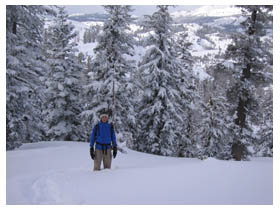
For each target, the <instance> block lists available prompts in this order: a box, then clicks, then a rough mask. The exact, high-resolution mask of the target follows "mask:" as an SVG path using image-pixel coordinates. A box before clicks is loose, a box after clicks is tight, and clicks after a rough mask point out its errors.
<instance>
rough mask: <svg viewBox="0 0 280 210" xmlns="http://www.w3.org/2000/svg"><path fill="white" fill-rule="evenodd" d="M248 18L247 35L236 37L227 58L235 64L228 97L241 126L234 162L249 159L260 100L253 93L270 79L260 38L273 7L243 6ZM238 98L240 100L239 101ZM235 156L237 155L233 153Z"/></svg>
mask: <svg viewBox="0 0 280 210" xmlns="http://www.w3.org/2000/svg"><path fill="white" fill-rule="evenodd" d="M241 7H242V8H243V12H244V15H245V17H247V18H246V20H245V21H244V22H242V25H243V26H244V32H243V33H241V34H239V35H237V36H236V37H235V38H234V43H233V44H231V45H229V46H228V49H227V52H226V58H227V59H232V60H233V63H234V65H235V67H234V76H235V80H236V82H235V84H234V85H233V86H232V87H231V88H229V89H228V98H229V99H230V101H231V102H232V103H235V104H236V116H237V117H236V119H235V123H236V125H238V126H239V134H237V136H236V138H235V139H234V143H233V145H232V147H233V148H235V149H233V150H235V151H237V152H238V155H237V156H236V155H234V154H233V155H234V158H235V159H238V160H240V159H243V158H246V154H248V152H247V150H246V147H248V146H249V145H252V138H251V136H252V128H251V126H250V123H249V121H250V119H251V118H252V117H254V115H255V113H257V108H258V101H257V100H256V97H255V95H254V93H255V92H256V85H257V84H258V83H259V82H262V81H265V80H266V79H267V77H266V75H265V71H264V70H265V68H266V66H267V65H268V62H267V59H266V58H265V57H264V56H263V55H264V49H263V48H262V40H261V37H262V36H264V35H265V32H266V30H265V26H266V24H267V23H269V21H270V20H269V19H270V16H271V11H272V6H261V5H257V6H241ZM236 99H237V101H236ZM233 153H235V152H233Z"/></svg>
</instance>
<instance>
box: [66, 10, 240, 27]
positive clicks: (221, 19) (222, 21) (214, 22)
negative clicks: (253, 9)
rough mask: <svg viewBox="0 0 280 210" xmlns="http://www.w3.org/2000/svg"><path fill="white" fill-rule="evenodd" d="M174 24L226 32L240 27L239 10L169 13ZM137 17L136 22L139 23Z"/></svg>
mask: <svg viewBox="0 0 280 210" xmlns="http://www.w3.org/2000/svg"><path fill="white" fill-rule="evenodd" d="M170 15H171V17H172V18H173V20H174V22H175V23H196V24H199V25H202V24H203V25H204V24H205V25H210V26H214V27H219V28H221V29H225V30H227V31H229V32H230V31H233V30H236V27H240V25H239V23H240V21H241V20H240V18H241V9H240V8H237V7H234V6H232V5H215V6H202V7H200V8H198V9H195V10H191V11H190V10H181V11H176V12H171V13H170ZM108 18H109V15H108V14H106V13H92V14H82V13H80V14H72V15H69V19H70V20H73V21H77V22H105V21H106V20H107V19H108ZM142 19H143V17H138V19H136V22H141V21H142Z"/></svg>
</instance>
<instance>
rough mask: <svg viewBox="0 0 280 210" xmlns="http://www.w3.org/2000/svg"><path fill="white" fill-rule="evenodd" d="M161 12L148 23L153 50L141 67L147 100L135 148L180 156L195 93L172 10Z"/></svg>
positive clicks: (142, 104) (142, 105)
mask: <svg viewBox="0 0 280 210" xmlns="http://www.w3.org/2000/svg"><path fill="white" fill-rule="evenodd" d="M157 8H158V11H156V12H155V13H154V14H153V15H151V16H146V21H145V22H144V27H145V28H146V29H147V31H151V32H150V34H149V37H148V38H147V43H148V45H149V47H148V49H147V51H146V53H145V55H144V56H143V59H142V61H141V62H140V63H139V71H140V76H141V81H142V92H143V94H142V95H143V96H142V98H141V100H139V103H140V104H139V107H138V109H139V114H138V116H137V120H138V123H137V125H138V137H137V140H136V141H135V143H134V147H133V148H134V149H137V150H140V151H144V152H148V153H154V154H160V155H172V156H178V155H179V151H180V145H182V143H183V140H184V138H183V135H184V132H183V125H184V111H185V110H186V107H187V106H188V105H189V102H190V100H191V91H190V90H189V89H188V85H189V83H188V82H189V81H188V80H187V79H188V78H187V76H186V72H184V71H183V65H182V63H180V61H179V60H178V59H177V58H176V53H175V49H174V47H175V44H174V40H173V38H172V29H171V23H172V19H171V17H170V14H169V12H168V6H157Z"/></svg>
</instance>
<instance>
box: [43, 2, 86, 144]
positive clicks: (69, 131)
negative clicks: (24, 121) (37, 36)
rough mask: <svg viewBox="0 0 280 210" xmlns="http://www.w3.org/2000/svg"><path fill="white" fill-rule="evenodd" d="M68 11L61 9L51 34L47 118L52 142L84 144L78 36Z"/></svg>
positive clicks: (48, 132) (49, 36)
mask: <svg viewBox="0 0 280 210" xmlns="http://www.w3.org/2000/svg"><path fill="white" fill-rule="evenodd" d="M67 16H68V15H67V13H66V12H65V11H64V8H63V7H61V8H59V12H58V16H57V19H56V20H55V23H54V24H53V25H50V26H49V28H48V31H47V38H46V40H47V43H45V45H46V53H47V58H48V59H47V63H48V64H49V66H50V71H49V72H48V74H47V77H46V80H45V84H46V87H47V88H46V93H45V94H46V101H45V111H44V117H45V120H46V124H47V135H48V138H49V140H51V141H54V140H60V141H62V140H64V141H79V140H80V136H81V134H80V131H79V129H78V128H79V126H80V119H79V118H78V116H79V113H80V97H79V96H80V86H79V83H80V81H79V80H80V76H81V66H80V65H79V61H78V57H77V56H76V55H75V53H76V51H77V49H76V43H75V42H74V41H73V38H75V37H76V36H77V33H76V32H74V26H73V25H72V24H70V23H69V22H68V21H67Z"/></svg>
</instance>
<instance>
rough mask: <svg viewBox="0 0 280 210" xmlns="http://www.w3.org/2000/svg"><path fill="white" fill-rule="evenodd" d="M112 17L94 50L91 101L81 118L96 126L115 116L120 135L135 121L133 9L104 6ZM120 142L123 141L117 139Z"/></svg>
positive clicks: (90, 89) (89, 87)
mask: <svg viewBox="0 0 280 210" xmlns="http://www.w3.org/2000/svg"><path fill="white" fill-rule="evenodd" d="M104 8H105V10H106V11H107V12H108V14H109V18H108V19H107V21H106V22H105V24H104V26H103V29H102V33H100V34H99V36H98V37H97V42H98V44H97V46H96V48H95V49H94V52H95V53H96V58H95V61H94V65H93V69H92V74H90V79H91V80H90V81H89V84H88V85H86V87H85V88H86V89H87V92H88V97H89V101H88V102H87V107H86V108H85V110H84V112H83V113H82V115H83V116H84V117H85V118H86V119H90V120H91V123H92V124H94V123H96V122H97V121H98V120H99V114H100V113H101V112H102V111H107V112H109V114H110V115H111V117H112V121H113V123H114V126H115V129H116V131H117V133H123V132H127V131H128V124H131V123H132V122H133V121H134V116H133V110H132V108H133V107H132V106H131V99H132V98H131V97H129V94H130V89H131V86H132V84H131V80H130V78H131V75H132V74H133V69H134V68H135V67H134V63H133V61H132V60H130V59H129V56H132V55H133V53H134V52H133V51H134V47H133V38H132V36H131V35H130V34H129V33H127V31H128V30H129V24H130V23H131V21H132V20H133V19H132V17H131V15H130V14H129V13H130V12H131V11H132V9H131V7H130V6H104ZM118 139H119V140H120V138H118Z"/></svg>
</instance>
